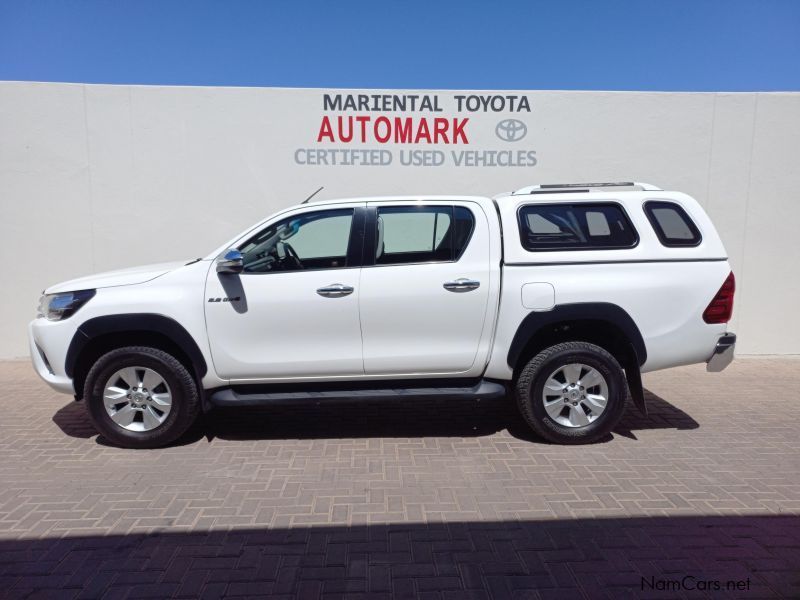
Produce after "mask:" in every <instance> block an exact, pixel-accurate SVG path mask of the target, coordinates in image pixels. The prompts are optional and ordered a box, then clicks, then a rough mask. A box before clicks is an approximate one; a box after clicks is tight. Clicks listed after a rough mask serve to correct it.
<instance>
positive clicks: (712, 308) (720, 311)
mask: <svg viewBox="0 0 800 600" xmlns="http://www.w3.org/2000/svg"><path fill="white" fill-rule="evenodd" d="M735 291H736V278H735V277H734V276H733V271H731V273H730V275H728V278H727V279H726V280H725V283H723V284H722V287H721V288H719V291H718V292H717V295H716V296H714V299H713V300H712V301H711V303H710V304H709V305H708V307H707V308H706V309H705V311H704V312H703V321H705V322H706V323H727V322H728V321H730V320H731V313H732V312H733V293H734V292H735Z"/></svg>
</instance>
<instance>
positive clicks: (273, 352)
mask: <svg viewBox="0 0 800 600" xmlns="http://www.w3.org/2000/svg"><path fill="white" fill-rule="evenodd" d="M364 212H365V210H364V208H362V207H356V208H330V209H324V210H321V209H316V210H315V209H314V208H313V207H309V208H306V209H303V210H302V211H298V212H296V213H293V214H292V215H291V216H289V217H286V218H283V219H280V220H279V221H276V222H275V223H273V224H270V225H267V226H266V227H265V228H264V229H262V230H261V231H260V232H259V233H257V234H255V235H254V236H253V237H252V238H250V239H249V240H248V241H246V242H245V243H243V244H241V245H240V246H239V250H240V251H241V252H242V255H243V257H244V271H243V272H242V273H240V274H227V273H217V272H216V269H214V268H213V266H212V268H211V270H210V272H209V274H208V279H207V281H206V303H205V306H206V323H207V327H208V337H209V343H210V346H211V355H212V358H213V361H214V368H215V370H216V372H217V374H218V375H219V376H220V377H221V378H223V379H231V380H250V381H253V380H275V379H302V378H305V377H336V376H359V375H363V373H364V369H363V363H362V346H361V331H360V324H359V313H358V303H359V295H360V289H359V273H360V271H361V269H360V268H359V266H358V265H359V262H360V252H361V246H362V236H363V219H364V218H365V217H364Z"/></svg>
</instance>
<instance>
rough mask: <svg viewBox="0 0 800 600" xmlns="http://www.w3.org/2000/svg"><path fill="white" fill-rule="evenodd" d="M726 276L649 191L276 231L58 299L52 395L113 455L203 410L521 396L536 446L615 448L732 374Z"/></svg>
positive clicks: (480, 203) (345, 212) (715, 246)
mask: <svg viewBox="0 0 800 600" xmlns="http://www.w3.org/2000/svg"><path fill="white" fill-rule="evenodd" d="M733 294H734V277H733V273H732V272H731V269H730V266H729V264H728V260H727V254H726V252H725V248H724V247H723V245H722V242H721V241H720V238H719V236H718V234H717V232H716V230H715V228H714V226H713V225H712V223H711V221H710V220H709V218H708V216H707V215H706V213H705V212H704V211H703V209H702V208H701V207H700V205H699V204H698V203H697V202H696V201H695V200H694V199H692V198H691V197H689V196H687V195H686V194H683V193H679V192H667V191H663V190H661V189H659V188H657V187H655V186H652V185H648V184H638V183H621V184H559V185H539V186H531V187H527V188H524V189H521V190H518V191H516V192H514V193H510V194H503V195H500V196H497V197H495V198H494V199H490V198H483V197H467V196H415V197H381V198H360V199H347V200H336V201H324V202H315V203H307V204H302V205H299V206H295V207H293V208H290V209H287V210H284V211H281V212H279V213H277V214H275V215H273V216H272V217H269V218H268V219H266V220H265V221H263V222H261V223H259V224H257V225H256V226H254V227H253V228H252V229H250V230H248V231H246V232H244V233H242V234H241V235H240V236H238V237H237V238H235V239H233V240H231V241H230V242H228V243H227V244H225V245H224V246H221V247H220V248H217V249H216V250H214V251H213V252H211V253H210V254H209V255H208V256H206V257H205V258H203V259H199V260H194V261H191V262H186V261H182V262H178V263H168V264H160V265H151V266H146V267H140V268H134V269H127V270H122V271H115V272H111V273H104V274H99V275H93V276H90V277H85V278H82V279H76V280H73V281H68V282H65V283H61V284H58V285H55V286H53V287H50V288H48V289H47V290H45V293H44V295H43V296H42V298H41V301H40V306H39V314H38V315H37V318H36V319H35V320H34V321H33V322H31V324H30V326H29V338H30V347H31V356H32V359H33V364H34V367H35V368H36V371H37V372H38V374H39V375H40V376H41V377H42V379H44V380H45V381H46V382H47V383H49V384H50V385H51V386H52V387H53V388H55V389H56V390H58V391H61V392H65V393H69V394H74V395H75V397H76V398H77V399H82V400H83V402H84V403H85V404H86V407H87V410H88V413H89V415H90V417H91V419H92V422H93V423H94V424H95V426H96V427H97V429H98V431H99V432H100V433H101V434H102V435H103V436H104V437H105V438H106V439H108V440H110V441H111V442H113V443H116V444H118V445H121V446H126V447H131V448H148V447H155V446H162V445H165V444H169V443H170V442H172V441H174V440H175V439H176V438H177V437H179V436H180V435H181V434H182V433H183V432H185V431H186V430H187V429H188V428H189V426H190V425H191V424H192V423H193V422H194V420H195V419H196V417H197V416H198V414H199V413H200V412H201V411H206V410H209V409H210V408H212V407H214V406H226V407H235V406H253V405H262V404H263V405H270V404H275V403H286V402H297V401H302V400H303V399H304V398H312V397H313V398H315V399H317V400H318V401H325V400H335V399H345V400H353V399H356V398H369V399H373V400H374V399H380V398H385V397H392V396H398V395H400V396H402V397H403V398H407V399H409V400H410V399H412V398H413V397H415V396H419V397H444V396H447V397H454V398H476V397H477V398H489V397H497V396H502V395H504V394H506V393H513V394H514V395H515V397H516V401H517V403H518V405H519V408H520V411H521V413H522V415H523V416H524V418H525V420H526V421H527V422H528V424H529V425H530V426H531V428H532V429H533V430H534V431H535V432H536V433H538V434H539V435H540V436H541V437H543V438H545V439H547V440H549V441H551V442H557V443H586V442H592V441H595V440H597V439H599V438H601V437H603V436H606V435H608V433H609V432H610V431H611V430H612V428H613V427H614V426H615V425H616V423H617V422H618V421H619V419H620V417H621V416H622V414H623V412H624V410H625V406H626V401H627V399H628V398H629V397H630V398H632V400H633V402H634V404H636V405H637V406H638V407H639V408H640V409H642V410H644V409H645V400H644V395H643V391H642V384H641V373H643V372H646V371H654V370H658V369H666V368H669V367H674V366H678V365H687V364H692V363H701V362H705V363H707V364H708V370H710V371H719V370H722V369H723V368H725V367H726V366H727V364H728V363H729V362H730V361H731V360H732V358H733V350H734V344H735V340H736V336H735V335H733V334H732V333H729V332H728V331H727V323H728V321H729V320H730V317H731V311H732V309H733Z"/></svg>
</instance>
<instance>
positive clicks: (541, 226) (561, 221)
mask: <svg viewBox="0 0 800 600" xmlns="http://www.w3.org/2000/svg"><path fill="white" fill-rule="evenodd" d="M519 231H520V239H521V241H522V246H523V248H525V249H526V250H531V251H535V250H607V249H613V248H631V247H633V246H635V245H636V244H637V243H638V241H639V237H638V235H637V234H636V231H635V230H634V229H633V225H631V222H630V221H629V220H628V217H627V216H626V215H625V212H624V211H623V210H622V208H621V207H620V206H619V205H617V204H612V203H603V204H543V205H529V206H523V207H522V208H520V209H519Z"/></svg>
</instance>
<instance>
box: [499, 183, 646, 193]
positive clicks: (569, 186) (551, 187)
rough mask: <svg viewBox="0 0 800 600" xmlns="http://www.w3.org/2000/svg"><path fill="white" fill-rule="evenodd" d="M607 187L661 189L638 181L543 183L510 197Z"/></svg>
mask: <svg viewBox="0 0 800 600" xmlns="http://www.w3.org/2000/svg"><path fill="white" fill-rule="evenodd" d="M609 187H637V188H639V189H640V190H642V191H646V192H653V191H661V188H660V187H658V186H656V185H653V184H651V183H642V182H640V181H611V182H604V183H543V184H540V185H529V186H527V187H524V188H520V189H518V190H517V191H515V192H512V194H511V195H512V196H520V195H524V194H547V193H555V192H558V191H560V190H564V191H570V192H578V191H580V192H589V191H591V190H592V188H609Z"/></svg>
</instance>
